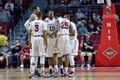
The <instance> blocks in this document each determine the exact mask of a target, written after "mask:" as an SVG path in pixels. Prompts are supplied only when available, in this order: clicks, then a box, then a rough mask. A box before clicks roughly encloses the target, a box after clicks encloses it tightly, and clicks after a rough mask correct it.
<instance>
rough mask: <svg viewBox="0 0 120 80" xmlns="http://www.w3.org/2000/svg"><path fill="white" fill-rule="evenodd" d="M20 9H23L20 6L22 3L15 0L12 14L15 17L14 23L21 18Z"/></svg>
mask: <svg viewBox="0 0 120 80" xmlns="http://www.w3.org/2000/svg"><path fill="white" fill-rule="evenodd" d="M22 11H23V8H22V4H21V2H20V0H15V4H14V15H15V17H17V18H16V23H17V22H18V20H19V19H20V18H21V13H22Z"/></svg>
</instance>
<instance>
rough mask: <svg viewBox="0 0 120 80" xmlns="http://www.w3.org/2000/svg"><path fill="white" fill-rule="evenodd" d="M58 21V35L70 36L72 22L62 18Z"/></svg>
mask: <svg viewBox="0 0 120 80" xmlns="http://www.w3.org/2000/svg"><path fill="white" fill-rule="evenodd" d="M58 21H59V31H58V35H61V34H68V35H69V27H70V21H69V20H68V19H65V18H62V17H60V18H58Z"/></svg>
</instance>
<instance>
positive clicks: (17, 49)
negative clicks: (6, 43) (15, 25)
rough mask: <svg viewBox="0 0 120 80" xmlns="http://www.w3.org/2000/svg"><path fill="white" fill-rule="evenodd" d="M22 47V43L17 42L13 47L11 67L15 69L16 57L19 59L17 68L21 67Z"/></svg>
mask: <svg viewBox="0 0 120 80" xmlns="http://www.w3.org/2000/svg"><path fill="white" fill-rule="evenodd" d="M20 54H21V45H20V41H19V40H16V44H15V45H13V46H11V54H10V67H13V60H14V57H15V58H17V67H20Z"/></svg>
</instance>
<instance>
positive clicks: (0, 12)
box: [0, 7, 11, 29]
mask: <svg viewBox="0 0 120 80" xmlns="http://www.w3.org/2000/svg"><path fill="white" fill-rule="evenodd" d="M10 16H11V15H10V14H9V12H7V11H5V10H4V9H3V7H0V19H1V20H2V22H3V24H5V25H6V26H7V27H8V24H9V21H10V18H11V17H10ZM7 29H8V28H7Z"/></svg>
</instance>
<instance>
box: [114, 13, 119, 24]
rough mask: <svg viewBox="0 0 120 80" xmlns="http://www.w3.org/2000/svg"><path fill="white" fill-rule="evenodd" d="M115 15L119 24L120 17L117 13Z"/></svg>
mask: <svg viewBox="0 0 120 80" xmlns="http://www.w3.org/2000/svg"><path fill="white" fill-rule="evenodd" d="M115 16H116V23H117V24H118V23H119V22H120V18H119V16H118V15H117V14H116V15H115Z"/></svg>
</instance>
